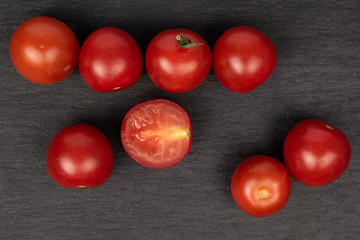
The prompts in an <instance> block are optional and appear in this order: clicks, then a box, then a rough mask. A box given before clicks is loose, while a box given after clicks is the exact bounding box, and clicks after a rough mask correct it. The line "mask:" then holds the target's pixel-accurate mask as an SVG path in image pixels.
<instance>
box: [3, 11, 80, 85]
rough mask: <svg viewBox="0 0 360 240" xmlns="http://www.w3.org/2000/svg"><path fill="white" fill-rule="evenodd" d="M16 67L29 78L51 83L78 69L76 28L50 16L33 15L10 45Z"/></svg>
mask: <svg viewBox="0 0 360 240" xmlns="http://www.w3.org/2000/svg"><path fill="white" fill-rule="evenodd" d="M9 52H10V58H11V61H12V63H13V65H14V67H15V69H16V70H17V71H18V72H19V73H20V74H21V75H22V76H23V77H24V78H26V79H27V80H29V81H31V82H34V83H38V84H52V83H57V82H60V81H61V80H64V79H65V78H67V77H68V76H70V74H71V73H72V72H73V71H74V70H75V68H76V64H77V57H78V53H79V44H78V41H77V38H76V36H75V34H74V32H73V31H72V30H71V29H70V28H69V27H68V26H67V25H66V24H65V23H63V22H61V21H59V20H57V19H55V18H51V17H43V16H40V17H33V18H30V19H29V20H27V21H25V22H24V23H23V24H21V25H20V26H19V27H18V28H17V29H16V30H15V32H14V34H13V35H12V37H11V40H10V46H9Z"/></svg>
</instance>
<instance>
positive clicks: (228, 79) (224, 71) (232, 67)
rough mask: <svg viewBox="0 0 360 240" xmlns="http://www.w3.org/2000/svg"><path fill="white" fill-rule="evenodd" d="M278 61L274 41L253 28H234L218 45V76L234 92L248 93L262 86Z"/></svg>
mask: <svg viewBox="0 0 360 240" xmlns="http://www.w3.org/2000/svg"><path fill="white" fill-rule="evenodd" d="M276 64H277V54H276V50H275V47H274V44H273V43H272V42H271V40H270V39H269V38H268V37H267V36H266V35H265V34H264V33H262V32H261V31H259V30H257V29H255V28H252V27H247V26H238V27H233V28H230V29H229V30H227V31H226V32H225V33H224V34H223V35H221V36H220V38H219V39H218V40H217V41H216V43H215V46H214V50H213V67H214V72H215V75H216V77H217V78H218V79H219V81H220V82H221V83H222V84H223V85H224V86H225V87H226V88H227V89H229V90H231V91H233V92H237V93H246V92H250V91H252V90H254V89H255V88H257V87H259V86H260V85H261V84H263V83H264V82H265V81H266V79H268V78H269V77H270V75H271V74H272V73H273V72H274V70H275V67H276Z"/></svg>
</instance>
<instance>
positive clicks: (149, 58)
mask: <svg viewBox="0 0 360 240" xmlns="http://www.w3.org/2000/svg"><path fill="white" fill-rule="evenodd" d="M145 66H146V70H147V72H148V74H149V76H150V78H151V80H152V81H153V82H154V83H155V84H156V85H157V86H158V87H160V88H161V89H163V90H165V91H168V92H173V93H183V92H189V91H191V90H193V89H195V88H197V87H198V86H199V85H200V84H201V83H202V82H203V81H204V80H205V78H206V76H207V75H208V73H209V71H210V68H211V51H210V48H209V46H208V44H207V43H206V41H205V40H204V39H203V38H202V37H201V36H200V35H199V34H197V33H196V32H193V31H190V30H187V29H170V30H166V31H164V32H161V33H159V34H158V35H156V36H155V37H154V38H153V39H152V40H151V42H150V44H149V46H148V47H147V50H146V54H145Z"/></svg>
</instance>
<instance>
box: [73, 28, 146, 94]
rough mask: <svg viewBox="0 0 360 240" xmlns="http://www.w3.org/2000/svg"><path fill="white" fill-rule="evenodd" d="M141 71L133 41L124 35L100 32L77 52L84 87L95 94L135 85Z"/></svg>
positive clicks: (114, 30)
mask: <svg viewBox="0 0 360 240" xmlns="http://www.w3.org/2000/svg"><path fill="white" fill-rule="evenodd" d="M142 68H143V59H142V54H141V51H140V48H139V46H138V44H137V43H136V41H135V40H134V39H133V38H132V37H131V36H130V35H129V34H128V33H127V32H125V31H123V30H121V29H119V28H114V27H105V28H100V29H98V30H96V31H95V32H93V33H92V34H90V35H89V36H88V37H87V38H86V40H85V42H84V44H83V45H82V47H81V49H80V55H79V70H80V74H81V77H82V78H83V80H84V81H85V83H86V84H87V85H88V86H89V87H91V88H92V89H94V90H96V91H98V92H110V91H119V90H123V89H126V88H129V87H131V86H132V85H134V84H135V83H136V82H137V80H138V79H139V77H140V75H141V72H142Z"/></svg>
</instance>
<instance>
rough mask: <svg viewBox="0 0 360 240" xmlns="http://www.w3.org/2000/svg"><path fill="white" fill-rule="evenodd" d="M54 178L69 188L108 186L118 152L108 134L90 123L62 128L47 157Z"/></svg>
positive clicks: (52, 142) (54, 139)
mask: <svg viewBox="0 0 360 240" xmlns="http://www.w3.org/2000/svg"><path fill="white" fill-rule="evenodd" d="M46 165H47V169H48V172H49V175H50V176H51V178H52V179H53V180H54V181H55V182H56V183H57V184H59V185H60V186H63V187H66V188H94V187H98V186H100V185H102V184H103V183H105V182H106V181H107V180H108V178H109V177H110V175H111V173H112V171H113V169H114V152H113V150H112V147H111V144H110V142H109V140H108V138H107V137H106V136H105V134H104V133H103V132H102V131H100V130H99V129H97V128H96V127H93V126H91V125H89V124H74V125H71V126H68V127H66V128H64V129H62V130H61V131H60V132H58V133H57V134H56V136H55V137H54V138H53V140H52V141H51V143H50V145H49V148H48V150H47V155H46Z"/></svg>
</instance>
